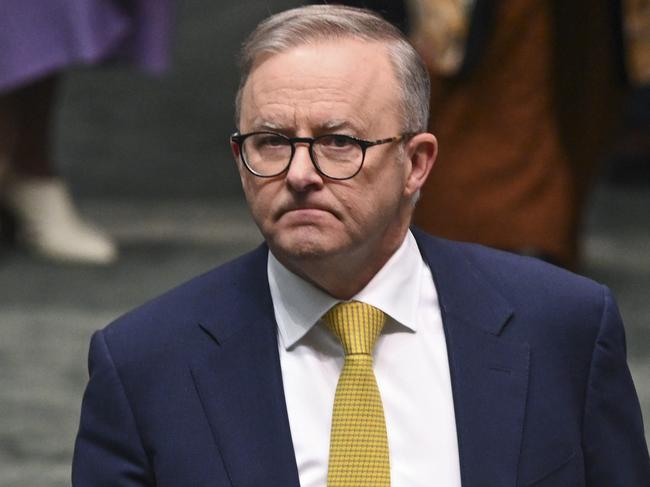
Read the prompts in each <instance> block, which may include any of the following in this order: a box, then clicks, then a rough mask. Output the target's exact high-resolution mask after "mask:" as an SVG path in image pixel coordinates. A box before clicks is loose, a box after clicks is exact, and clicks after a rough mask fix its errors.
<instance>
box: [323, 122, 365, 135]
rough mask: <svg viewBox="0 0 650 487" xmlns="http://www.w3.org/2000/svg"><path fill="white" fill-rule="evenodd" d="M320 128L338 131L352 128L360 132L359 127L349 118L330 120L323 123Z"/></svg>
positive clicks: (326, 130)
mask: <svg viewBox="0 0 650 487" xmlns="http://www.w3.org/2000/svg"><path fill="white" fill-rule="evenodd" d="M319 129H320V130H321V131H323V132H338V131H341V130H352V131H353V132H355V133H358V132H359V127H357V126H356V125H355V124H353V123H351V122H350V121H349V120H328V121H327V122H325V123H323V124H321V125H320V126H319Z"/></svg>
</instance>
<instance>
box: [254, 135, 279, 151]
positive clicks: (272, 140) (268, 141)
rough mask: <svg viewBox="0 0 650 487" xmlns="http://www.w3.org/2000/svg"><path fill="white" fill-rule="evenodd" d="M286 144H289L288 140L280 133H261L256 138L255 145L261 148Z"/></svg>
mask: <svg viewBox="0 0 650 487" xmlns="http://www.w3.org/2000/svg"><path fill="white" fill-rule="evenodd" d="M285 145H287V141H286V140H285V139H284V138H283V137H280V136H279V135H273V134H268V135H261V136H259V137H257V138H256V139H255V146H256V147H260V148H262V147H266V148H271V147H282V146H285Z"/></svg>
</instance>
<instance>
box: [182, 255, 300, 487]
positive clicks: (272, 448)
mask: <svg viewBox="0 0 650 487" xmlns="http://www.w3.org/2000/svg"><path fill="white" fill-rule="evenodd" d="M266 256H267V252H266V249H265V248H260V249H258V251H256V252H255V253H254V254H252V257H251V259H250V260H249V261H248V262H247V265H241V266H240V267H241V268H238V269H233V270H232V271H231V272H230V273H229V274H228V277H233V280H232V281H230V282H228V285H227V286H224V289H222V290H221V292H220V293H219V294H218V295H216V296H214V299H215V300H218V301H219V302H218V303H216V304H215V305H214V307H215V309H214V310H213V312H212V313H208V314H206V315H205V318H204V319H202V321H201V323H200V326H201V327H202V328H203V330H204V331H205V332H206V334H205V339H206V342H209V343H207V344H206V348H205V351H204V353H203V355H201V356H199V357H197V359H196V360H195V361H194V362H193V363H192V376H193V378H194V383H195V386H196V389H197V391H198V394H199V397H200V399H201V402H202V404H203V407H204V410H205V414H206V416H207V418H208V422H209V424H210V428H211V429H212V433H213V436H214V438H215V441H216V443H217V445H218V447H219V450H220V451H221V455H222V458H223V462H224V466H225V468H226V471H227V472H228V475H229V477H230V480H231V483H232V484H233V485H235V486H237V487H245V486H251V487H252V486H259V485H282V486H296V487H298V485H299V480H298V471H297V467H296V463H295V455H294V451H293V444H292V441H291V433H290V428H289V420H288V416H287V411H286V404H285V400H284V390H283V385H282V374H281V370H280V360H279V355H278V344H277V337H276V329H277V326H276V323H275V319H274V314H273V305H272V303H271V298H270V293H269V290H268V281H267V278H266Z"/></svg>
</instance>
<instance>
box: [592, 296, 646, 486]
mask: <svg viewBox="0 0 650 487" xmlns="http://www.w3.org/2000/svg"><path fill="white" fill-rule="evenodd" d="M583 421H584V424H583V451H584V455H585V470H586V477H587V478H586V480H587V483H586V484H587V485H588V486H589V487H611V486H613V485H630V486H632V485H634V486H639V487H650V459H649V458H648V449H647V446H646V442H645V437H644V430H643V420H642V418H641V410H640V407H639V400H638V398H637V396H636V392H635V389H634V385H633V383H632V377H631V375H630V371H629V369H628V366H627V362H626V350H625V336H624V332H623V324H622V321H621V318H620V315H619V312H618V309H617V307H616V303H615V302H614V299H613V298H612V296H611V294H610V292H609V290H608V289H606V288H604V307H603V314H602V317H601V323H600V330H599V333H598V337H597V339H596V342H595V346H594V350H593V355H592V359H591V366H590V372H589V380H588V384H587V391H586V401H585V411H584V418H583Z"/></svg>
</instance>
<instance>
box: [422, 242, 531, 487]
mask: <svg viewBox="0 0 650 487" xmlns="http://www.w3.org/2000/svg"><path fill="white" fill-rule="evenodd" d="M413 233H414V235H415V236H416V239H417V241H418V245H419V246H420V249H421V252H422V255H423V257H424V259H425V260H426V261H427V262H428V264H429V266H430V268H431V272H432V274H433V278H434V281H435V285H436V289H437V291H438V296H439V301H440V311H441V314H442V320H443V326H444V328H445V337H446V340H447V353H448V358H449V368H450V373H451V381H452V393H453V397H454V410H455V414H456V430H457V435H458V449H459V457H460V467H461V479H462V485H463V487H492V486H494V487H497V486H498V487H514V486H515V485H516V482H517V466H518V462H519V451H520V446H521V438H522V433H523V422H524V414H525V406H526V396H527V390H528V367H529V347H528V344H527V343H521V342H516V341H510V340H508V339H506V338H505V337H504V336H503V331H504V329H505V327H506V326H507V325H508V324H509V323H511V322H512V321H513V320H515V318H516V316H515V314H514V310H513V308H512V306H511V305H510V304H509V303H508V301H507V300H506V299H505V298H504V297H503V296H502V295H501V293H500V292H499V291H498V290H497V288H496V287H495V286H494V283H493V282H491V281H490V280H489V279H488V278H487V277H486V276H485V275H484V274H483V272H482V271H481V270H480V268H479V266H478V264H476V263H475V262H474V261H473V260H471V259H475V258H476V257H470V255H476V254H477V253H480V252H482V251H481V250H479V249H478V248H476V247H475V250H474V251H470V250H468V248H467V247H465V248H463V247H462V246H461V245H459V244H457V243H451V242H447V241H445V240H440V239H434V238H431V237H429V236H427V235H426V234H424V233H422V232H420V231H418V230H417V229H413ZM483 252H484V251H483ZM486 255H487V254H486ZM478 260H479V261H480V260H481V259H480V258H479V259H478Z"/></svg>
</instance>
